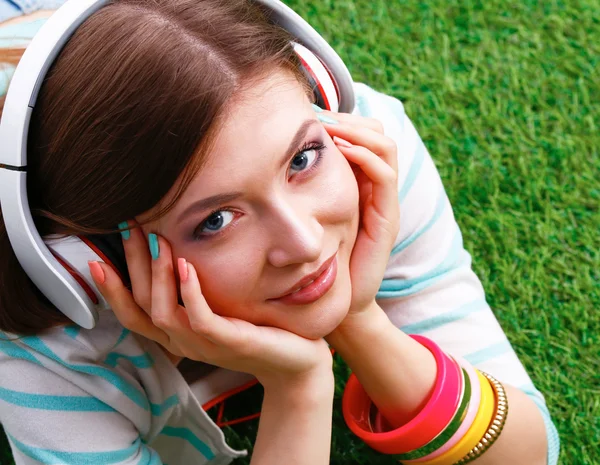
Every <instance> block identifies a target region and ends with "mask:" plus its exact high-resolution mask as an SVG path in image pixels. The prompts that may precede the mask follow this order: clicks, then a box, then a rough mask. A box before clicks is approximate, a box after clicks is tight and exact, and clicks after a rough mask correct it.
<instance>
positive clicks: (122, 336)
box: [113, 328, 131, 349]
mask: <svg viewBox="0 0 600 465" xmlns="http://www.w3.org/2000/svg"><path fill="white" fill-rule="evenodd" d="M130 333H131V331H129V330H128V329H125V328H123V331H122V332H121V335H120V336H119V339H117V342H115V345H114V346H113V349H114V348H115V347H117V346H118V345H119V344H120V343H121V342H123V340H124V339H125V338H126V337H127V336H129V334H130Z"/></svg>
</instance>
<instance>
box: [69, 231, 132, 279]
mask: <svg viewBox="0 0 600 465" xmlns="http://www.w3.org/2000/svg"><path fill="white" fill-rule="evenodd" d="M77 237H78V238H79V239H81V240H82V241H83V242H84V243H85V245H87V246H88V247H89V248H90V249H92V250H93V251H94V252H95V253H96V255H98V256H99V257H100V258H101V259H102V261H103V262H104V263H106V264H107V265H108V266H110V267H111V268H112V269H113V270H114V272H115V273H117V276H118V277H119V278H120V279H121V282H122V281H123V276H122V275H121V273H120V272H119V270H117V267H116V266H115V265H113V263H112V262H111V261H110V260H109V259H108V257H107V256H106V255H104V253H103V252H102V250H100V249H99V248H98V247H96V246H95V245H94V243H93V242H91V241H90V240H89V239H88V238H87V237H85V236H77Z"/></svg>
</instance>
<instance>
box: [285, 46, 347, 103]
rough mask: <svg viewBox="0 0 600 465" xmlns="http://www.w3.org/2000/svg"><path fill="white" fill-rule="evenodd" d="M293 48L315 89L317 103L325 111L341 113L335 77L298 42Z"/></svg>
mask: <svg viewBox="0 0 600 465" xmlns="http://www.w3.org/2000/svg"><path fill="white" fill-rule="evenodd" d="M292 46H293V47H294V51H295V52H296V54H297V55H298V58H299V59H300V63H301V64H302V72H303V73H304V74H305V76H306V77H307V78H308V81H309V83H310V85H311V87H312V89H313V92H314V94H315V103H316V104H317V105H319V106H320V107H321V108H323V109H325V110H329V111H335V112H337V111H339V107H340V103H339V102H340V92H339V86H338V85H337V84H336V82H335V79H334V78H333V75H332V74H331V73H330V72H329V70H328V69H327V68H326V67H325V65H324V64H323V62H322V61H321V59H320V58H319V57H318V56H317V55H315V54H314V53H313V52H311V51H310V50H309V49H307V48H306V47H304V46H303V45H301V44H299V43H297V42H292Z"/></svg>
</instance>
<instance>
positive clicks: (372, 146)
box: [326, 124, 398, 172]
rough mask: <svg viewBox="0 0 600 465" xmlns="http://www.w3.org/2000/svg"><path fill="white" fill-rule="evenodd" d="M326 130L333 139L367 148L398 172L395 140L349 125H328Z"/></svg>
mask: <svg viewBox="0 0 600 465" xmlns="http://www.w3.org/2000/svg"><path fill="white" fill-rule="evenodd" d="M326 129H327V133H328V134H329V135H330V136H331V137H338V138H341V139H344V140H346V141H348V142H350V143H351V144H353V145H358V146H361V147H366V148H367V149H369V150H370V151H371V152H373V153H374V154H376V155H377V156H378V157H380V158H381V159H382V160H384V161H385V162H386V163H387V164H388V165H389V166H391V167H392V169H393V170H394V171H396V172H397V171H398V148H397V146H396V142H395V141H394V140H393V139H391V138H389V137H387V136H384V135H381V134H379V133H378V132H375V131H373V130H371V129H368V128H365V127H358V126H353V125H349V124H331V125H327V128H326Z"/></svg>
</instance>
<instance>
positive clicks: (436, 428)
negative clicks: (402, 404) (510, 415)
mask: <svg viewBox="0 0 600 465" xmlns="http://www.w3.org/2000/svg"><path fill="white" fill-rule="evenodd" d="M411 337H412V338H413V339H414V340H416V341H417V342H419V343H421V344H422V345H423V346H425V347H426V348H427V349H429V350H430V351H431V353H432V354H433V356H434V358H435V361H436V365H437V379H436V382H435V385H434V388H433V393H432V394H431V395H430V397H429V399H428V400H427V404H426V405H425V407H424V408H423V410H421V411H420V412H419V413H418V414H417V415H416V416H415V417H414V418H413V419H412V420H410V421H409V422H408V423H406V424H405V425H403V426H401V427H400V428H397V429H395V430H392V431H387V432H382V433H374V432H373V431H372V430H371V428H370V424H369V412H370V408H371V403H372V402H371V399H369V396H368V395H367V393H366V392H365V390H364V388H363V387H362V386H361V384H360V382H359V381H358V379H357V378H356V376H355V375H354V374H352V375H350V378H349V379H348V382H347V384H346V389H345V391H344V396H343V398H342V411H343V414H344V420H345V421H346V424H347V425H348V427H349V428H350V430H351V431H352V432H353V433H354V434H355V435H356V436H358V437H359V438H360V439H362V440H363V441H364V442H365V443H366V444H368V445H369V446H370V447H372V448H373V449H375V450H377V451H379V452H382V453H384V454H404V453H406V452H410V451H412V450H415V449H418V448H420V447H422V446H424V445H425V444H427V443H429V442H430V441H431V440H432V439H434V438H435V437H436V436H437V435H438V434H439V433H440V431H443V430H444V429H445V428H446V426H447V425H448V424H449V423H450V421H451V420H452V417H453V416H454V414H455V412H456V409H457V408H458V405H459V400H460V396H461V393H462V386H461V382H460V372H461V371H460V368H459V366H458V364H457V363H455V362H454V361H453V360H452V359H451V358H450V357H449V356H447V355H446V354H445V353H444V352H443V351H442V350H441V349H440V347H439V346H438V345H437V344H436V343H434V342H433V341H431V340H430V339H427V338H426V337H423V336H411ZM490 390H491V388H490ZM486 426H487V425H486ZM482 435H483V434H482ZM480 437H481V436H480ZM477 439H479V437H478V438H477ZM471 447H472V445H471ZM469 450H470V448H469V449H468V450H466V451H465V453H466V452H468V451H469ZM462 456H464V454H462V455H461V456H460V457H459V458H461V457H462Z"/></svg>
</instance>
